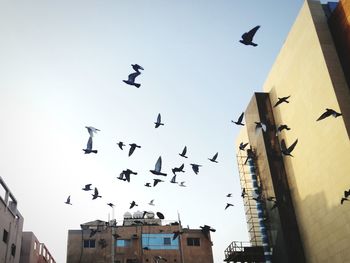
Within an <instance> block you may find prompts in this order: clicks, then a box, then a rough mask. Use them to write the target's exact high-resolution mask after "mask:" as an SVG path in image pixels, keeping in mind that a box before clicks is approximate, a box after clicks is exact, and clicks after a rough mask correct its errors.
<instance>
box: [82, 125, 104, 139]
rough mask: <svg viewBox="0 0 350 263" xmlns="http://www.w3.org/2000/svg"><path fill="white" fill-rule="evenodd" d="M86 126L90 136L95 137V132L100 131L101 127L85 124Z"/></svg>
mask: <svg viewBox="0 0 350 263" xmlns="http://www.w3.org/2000/svg"><path fill="white" fill-rule="evenodd" d="M85 128H86V129H87V130H88V133H89V135H90V137H94V133H97V132H98V131H100V130H99V129H96V128H94V127H92V126H85Z"/></svg>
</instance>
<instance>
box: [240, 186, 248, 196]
mask: <svg viewBox="0 0 350 263" xmlns="http://www.w3.org/2000/svg"><path fill="white" fill-rule="evenodd" d="M246 196H248V194H247V192H246V191H245V187H243V189H242V193H241V197H242V198H244V197H246Z"/></svg>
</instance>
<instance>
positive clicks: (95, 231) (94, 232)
mask: <svg viewBox="0 0 350 263" xmlns="http://www.w3.org/2000/svg"><path fill="white" fill-rule="evenodd" d="M96 233H97V229H91V228H90V237H93V236H94V235H95V234H96Z"/></svg>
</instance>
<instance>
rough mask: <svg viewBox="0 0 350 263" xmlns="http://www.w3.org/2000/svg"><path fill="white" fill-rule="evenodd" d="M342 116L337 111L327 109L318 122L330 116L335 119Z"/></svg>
mask: <svg viewBox="0 0 350 263" xmlns="http://www.w3.org/2000/svg"><path fill="white" fill-rule="evenodd" d="M341 115H342V114H341V113H340V112H336V111H335V110H332V109H326V111H325V112H324V113H322V115H321V116H320V117H318V119H317V120H316V121H320V120H323V119H325V118H327V117H329V116H333V117H334V118H337V117H339V116H341Z"/></svg>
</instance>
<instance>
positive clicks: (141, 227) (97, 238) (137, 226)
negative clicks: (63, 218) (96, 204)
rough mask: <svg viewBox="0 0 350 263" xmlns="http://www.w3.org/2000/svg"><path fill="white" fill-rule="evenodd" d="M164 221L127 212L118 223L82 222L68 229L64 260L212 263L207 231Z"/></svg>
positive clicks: (94, 262) (149, 215)
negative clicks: (176, 234) (77, 226)
mask: <svg viewBox="0 0 350 263" xmlns="http://www.w3.org/2000/svg"><path fill="white" fill-rule="evenodd" d="M164 222H165V221H164V220H161V219H158V218H155V217H154V213H153V212H147V213H146V214H145V216H144V215H143V213H142V212H136V213H134V215H133V216H131V214H130V213H128V212H127V213H126V214H125V215H124V220H123V221H122V225H121V226H118V225H117V222H116V221H115V220H112V221H110V222H109V223H108V222H104V221H101V220H95V221H92V222H88V223H85V224H82V225H81V229H79V230H69V231H68V249H67V263H80V262H84V263H90V262H91V263H99V262H101V263H102V262H113V263H145V262H179V263H181V262H186V263H198V262H201V263H213V253H212V242H211V239H210V231H209V230H206V229H188V228H182V226H181V224H179V223H178V222H175V221H173V222H168V223H166V224H163V223H164ZM174 232H175V233H178V236H175V233H174Z"/></svg>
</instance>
